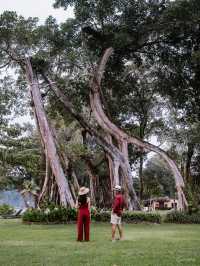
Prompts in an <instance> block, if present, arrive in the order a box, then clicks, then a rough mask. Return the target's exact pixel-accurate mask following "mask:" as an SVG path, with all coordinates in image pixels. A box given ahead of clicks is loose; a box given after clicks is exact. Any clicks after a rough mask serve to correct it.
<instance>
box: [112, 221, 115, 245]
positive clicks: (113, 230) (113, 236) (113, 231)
mask: <svg viewBox="0 0 200 266" xmlns="http://www.w3.org/2000/svg"><path fill="white" fill-rule="evenodd" d="M115 232H116V224H112V241H114V240H115Z"/></svg>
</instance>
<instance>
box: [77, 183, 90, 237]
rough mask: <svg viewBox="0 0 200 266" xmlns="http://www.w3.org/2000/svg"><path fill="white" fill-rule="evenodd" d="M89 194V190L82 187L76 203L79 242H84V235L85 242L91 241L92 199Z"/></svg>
mask: <svg viewBox="0 0 200 266" xmlns="http://www.w3.org/2000/svg"><path fill="white" fill-rule="evenodd" d="M88 192H89V188H86V187H81V188H80V190H79V193H78V199H77V201H76V208H77V209H78V220H77V233H78V234H77V241H83V235H84V240H85V241H89V240H90V198H89V197H88ZM83 231H84V234H83Z"/></svg>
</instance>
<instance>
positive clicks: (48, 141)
mask: <svg viewBox="0 0 200 266" xmlns="http://www.w3.org/2000/svg"><path fill="white" fill-rule="evenodd" d="M25 62H26V64H25V67H26V77H27V81H28V83H29V86H30V92H31V95H32V98H33V101H34V105H35V111H36V115H37V119H38V123H39V128H40V132H41V135H42V139H43V142H44V144H45V148H46V151H47V156H48V159H49V163H50V166H51V169H52V172H53V174H54V176H55V178H56V182H57V185H58V189H59V194H60V201H61V204H62V205H63V206H67V204H69V206H70V207H74V200H73V198H72V195H71V191H70V189H69V185H68V183H67V180H66V177H65V175H64V172H63V169H62V166H61V164H60V161H59V157H58V153H57V150H56V145H55V141H54V138H53V135H52V131H51V129H50V127H49V124H48V120H47V117H46V113H45V110H44V107H43V104H42V99H41V95H40V91H39V86H38V82H37V79H36V77H35V76H34V73H33V70H32V66H31V63H30V60H29V59H28V58H27V59H26V60H25Z"/></svg>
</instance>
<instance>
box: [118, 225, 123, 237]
mask: <svg viewBox="0 0 200 266" xmlns="http://www.w3.org/2000/svg"><path fill="white" fill-rule="evenodd" d="M117 228H118V231H119V237H120V240H122V239H123V237H124V234H123V228H122V224H118V225H117Z"/></svg>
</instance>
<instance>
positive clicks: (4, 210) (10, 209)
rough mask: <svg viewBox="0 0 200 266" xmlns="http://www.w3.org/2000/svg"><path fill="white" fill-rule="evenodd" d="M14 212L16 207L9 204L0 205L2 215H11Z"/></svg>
mask: <svg viewBox="0 0 200 266" xmlns="http://www.w3.org/2000/svg"><path fill="white" fill-rule="evenodd" d="M13 213H14V208H13V207H12V206H10V205H8V204H3V205H0V215H10V214H13Z"/></svg>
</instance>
